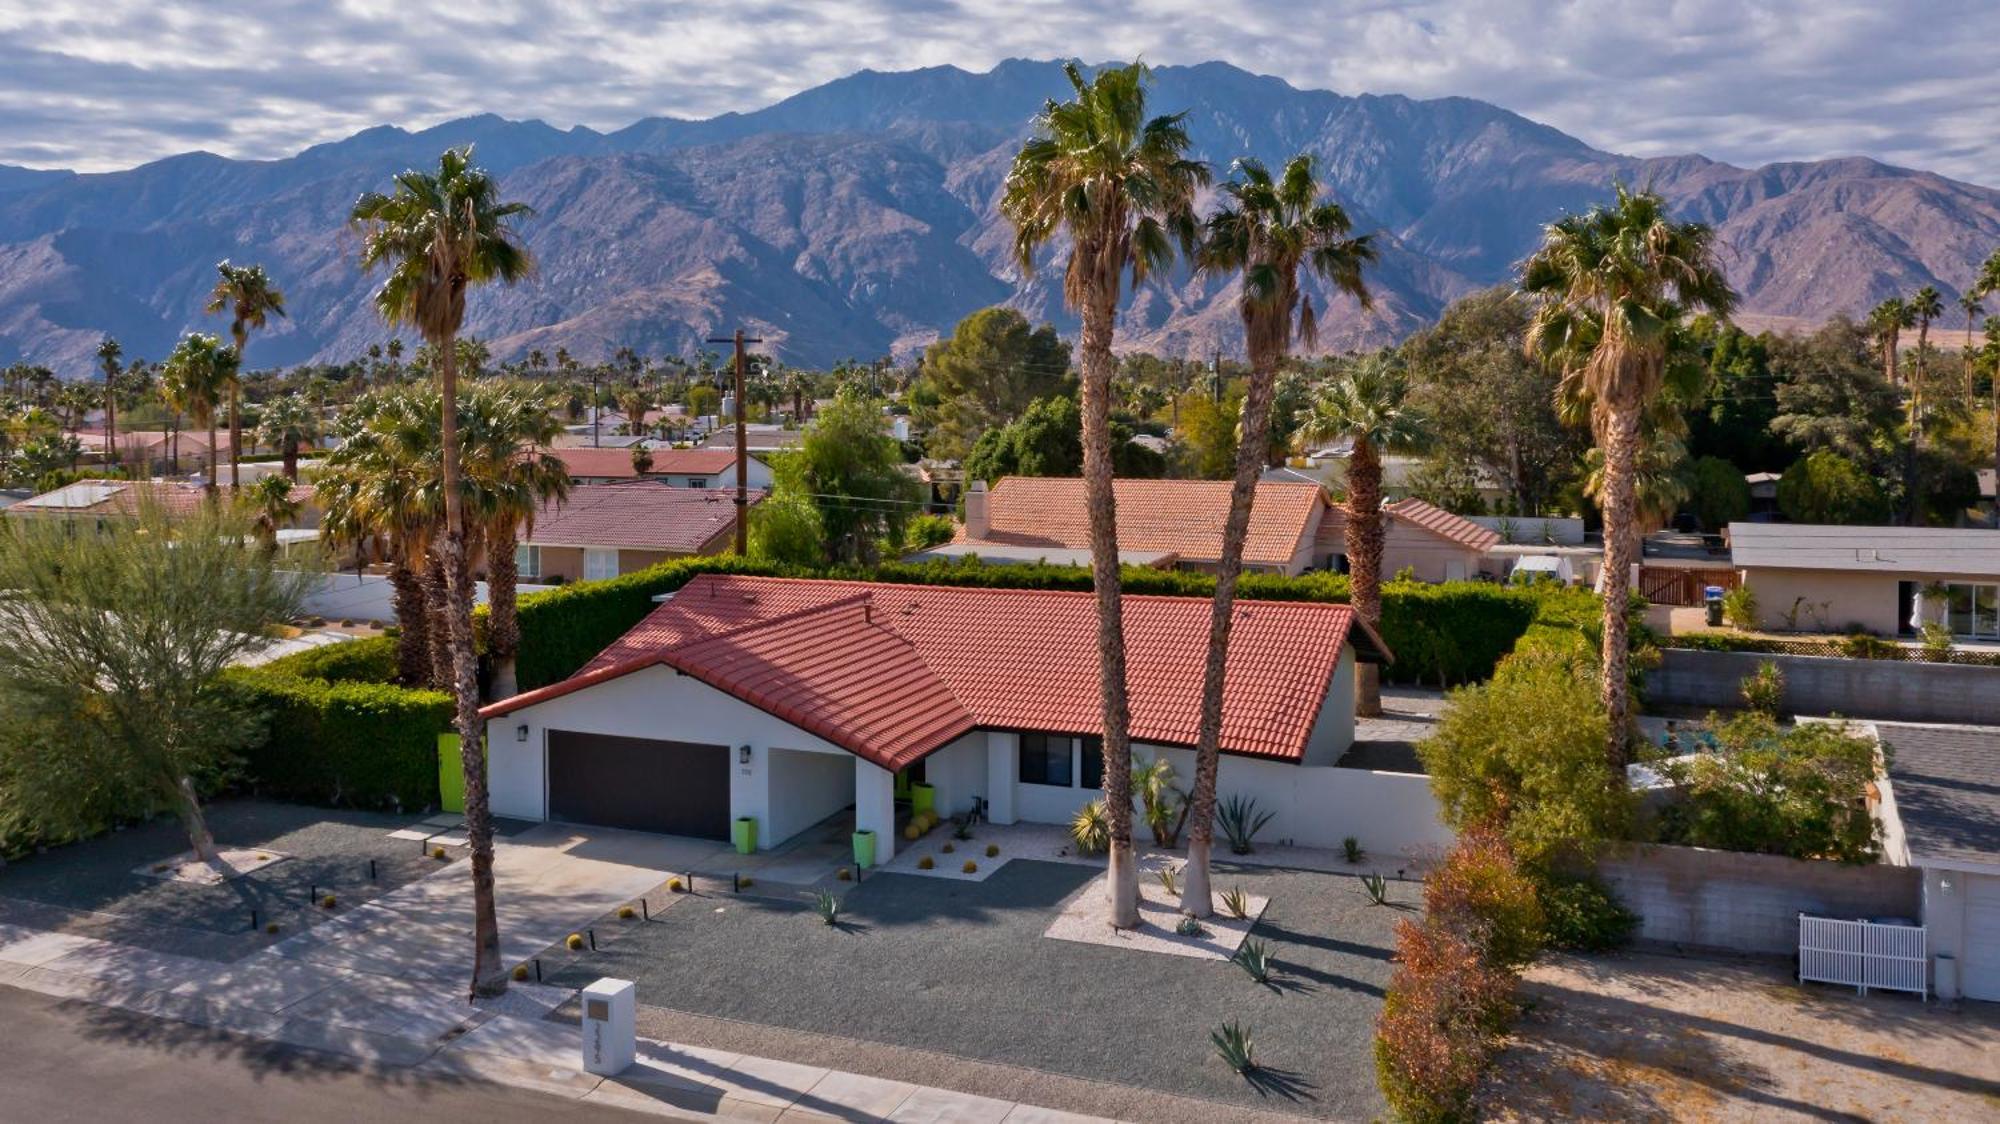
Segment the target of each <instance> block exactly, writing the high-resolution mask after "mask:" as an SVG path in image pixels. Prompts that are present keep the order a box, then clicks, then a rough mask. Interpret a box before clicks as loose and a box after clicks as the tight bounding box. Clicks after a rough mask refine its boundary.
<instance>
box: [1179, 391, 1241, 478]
mask: <svg viewBox="0 0 2000 1124" xmlns="http://www.w3.org/2000/svg"><path fill="white" fill-rule="evenodd" d="M1242 408H1243V391H1242V389H1241V388H1240V387H1234V386H1232V387H1230V388H1229V389H1228V390H1226V391H1224V392H1223V396H1222V398H1221V400H1220V401H1218V400H1216V399H1214V398H1210V397H1209V396H1208V395H1206V394H1196V395H1191V396H1189V399H1188V401H1187V403H1186V404H1185V405H1183V406H1182V407H1181V434H1180V436H1181V452H1182V458H1183V461H1184V465H1183V470H1184V471H1185V472H1186V474H1187V475H1189V476H1196V477H1199V478H1201V479H1203V480H1222V479H1226V478H1227V477H1228V476H1229V474H1230V473H1231V471H1233V469H1234V467H1235V464H1236V438H1237V433H1236V429H1237V418H1238V417H1239V415H1240V414H1241V413H1242Z"/></svg>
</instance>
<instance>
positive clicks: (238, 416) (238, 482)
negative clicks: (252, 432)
mask: <svg viewBox="0 0 2000 1124" xmlns="http://www.w3.org/2000/svg"><path fill="white" fill-rule="evenodd" d="M242 354H243V352H242V350H241V349H238V351H237V355H239V356H240V355H242ZM242 395H243V392H242V390H241V389H240V388H239V387H238V386H237V385H236V384H235V383H233V382H232V383H230V384H229V490H230V491H232V492H240V491H242V490H243V466H242V463H241V454H242V451H243V418H242V412H243V403H242V401H241V399H242ZM211 451H213V450H211Z"/></svg>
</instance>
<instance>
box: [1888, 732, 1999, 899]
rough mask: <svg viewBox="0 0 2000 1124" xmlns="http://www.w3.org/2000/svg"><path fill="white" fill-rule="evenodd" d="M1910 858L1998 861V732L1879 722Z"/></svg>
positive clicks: (1974, 861)
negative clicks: (1887, 749) (1886, 748)
mask: <svg viewBox="0 0 2000 1124" xmlns="http://www.w3.org/2000/svg"><path fill="white" fill-rule="evenodd" d="M1876 730H1877V731H1878V732H1879V733H1880V734H1881V736H1882V741H1883V742H1884V743H1885V744H1886V745H1887V746H1888V747H1889V751H1890V752H1889V785H1890V788H1891V790H1892V791H1893V792H1894V794H1895V797H1896V815H1897V818H1898V819H1900V820H1902V821H1903V834H1904V836H1905V838H1907V839H1908V841H1909V845H1910V856H1911V858H1912V859H1913V860H1916V861H1918V862H1919V863H1921V861H1922V860H1924V859H1932V860H1943V861H1945V862H1969V863H1979V864H1986V865H1992V866H2000V730H1981V729H1968V728H1965V727H1950V726H1896V725H1890V724H1883V723H1878V724H1877V726H1876Z"/></svg>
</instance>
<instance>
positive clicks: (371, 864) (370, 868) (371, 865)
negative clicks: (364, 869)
mask: <svg viewBox="0 0 2000 1124" xmlns="http://www.w3.org/2000/svg"><path fill="white" fill-rule="evenodd" d="M368 881H370V882H373V881H375V860H374V859H369V860H368Z"/></svg>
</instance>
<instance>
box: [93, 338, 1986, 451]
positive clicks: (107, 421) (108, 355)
mask: <svg viewBox="0 0 2000 1124" xmlns="http://www.w3.org/2000/svg"><path fill="white" fill-rule="evenodd" d="M1966 338H1967V339H1971V338H1972V337H1971V336H1969V335H1968V336H1967V337H1966ZM1967 346H1968V347H1970V346H1971V345H1970V344H1968V345H1967ZM124 357H125V349H124V348H122V347H119V346H118V341H117V340H115V339H112V338H111V337H110V336H106V337H104V342H103V343H100V344H98V345H97V366H98V369H99V370H101V371H103V372H104V463H105V464H106V465H109V466H112V467H117V466H118V465H119V464H121V463H122V462H123V461H124V458H123V457H120V456H119V455H118V371H119V366H118V361H119V360H120V359H122V358H124Z"/></svg>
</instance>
